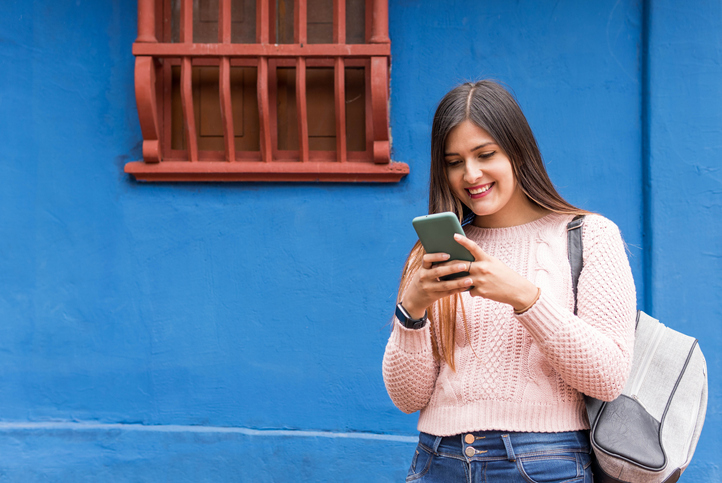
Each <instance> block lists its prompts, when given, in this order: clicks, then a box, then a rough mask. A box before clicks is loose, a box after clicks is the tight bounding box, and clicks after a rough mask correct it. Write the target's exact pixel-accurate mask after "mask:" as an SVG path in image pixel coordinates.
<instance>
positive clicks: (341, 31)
mask: <svg viewBox="0 0 722 483" xmlns="http://www.w3.org/2000/svg"><path fill="white" fill-rule="evenodd" d="M333 42H334V43H336V44H345V43H346V0H333Z"/></svg>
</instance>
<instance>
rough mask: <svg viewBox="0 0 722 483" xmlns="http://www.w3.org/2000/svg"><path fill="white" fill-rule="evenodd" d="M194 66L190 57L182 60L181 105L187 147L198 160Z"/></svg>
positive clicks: (193, 158) (190, 153)
mask: <svg viewBox="0 0 722 483" xmlns="http://www.w3.org/2000/svg"><path fill="white" fill-rule="evenodd" d="M192 69H193V67H192V65H191V59H190V57H184V58H183V61H182V62H181V105H182V106H183V122H184V123H185V126H184V127H185V134H186V147H187V149H188V157H189V159H190V160H191V161H198V138H197V137H196V118H195V114H194V111H193V71H192Z"/></svg>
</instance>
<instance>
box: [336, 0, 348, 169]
mask: <svg viewBox="0 0 722 483" xmlns="http://www.w3.org/2000/svg"><path fill="white" fill-rule="evenodd" d="M333 41H334V42H335V43H337V44H345V43H346V0H333ZM334 99H335V102H336V106H335V107H336V110H335V114H336V158H337V160H338V161H339V162H341V163H345V162H346V70H345V65H344V59H343V57H336V58H335V59H334Z"/></svg>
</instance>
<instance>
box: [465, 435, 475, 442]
mask: <svg viewBox="0 0 722 483" xmlns="http://www.w3.org/2000/svg"><path fill="white" fill-rule="evenodd" d="M464 441H466V444H471V443H473V442H474V435H473V434H467V435H466V436H465V437H464Z"/></svg>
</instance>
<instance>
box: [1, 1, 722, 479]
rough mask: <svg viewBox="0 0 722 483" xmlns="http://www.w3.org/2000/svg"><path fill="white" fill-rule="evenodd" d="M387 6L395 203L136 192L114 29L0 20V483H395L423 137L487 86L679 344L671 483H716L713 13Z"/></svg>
mask: <svg viewBox="0 0 722 483" xmlns="http://www.w3.org/2000/svg"><path fill="white" fill-rule="evenodd" d="M651 3H653V4H652V5H644V4H642V3H641V2H639V1H631V0H619V1H611V0H602V1H597V2H584V4H582V3H580V2H574V1H561V2H551V1H541V2H540V1H531V0H526V1H521V2H508V1H504V0H495V1H461V0H457V1H450V0H429V1H424V2H421V1H411V0H391V1H390V8H389V15H390V19H389V20H390V34H391V38H392V42H393V43H392V54H393V58H392V81H391V127H392V136H393V158H394V159H395V160H398V161H403V162H406V163H409V165H410V166H411V174H410V175H409V176H408V177H407V178H406V179H404V180H403V181H402V182H401V183H398V184H391V185H369V184H361V185H352V184H250V183H237V184H141V183H137V182H135V181H133V180H132V179H131V178H129V177H128V176H126V175H125V174H124V173H123V165H124V164H125V163H126V162H127V161H130V160H137V159H140V157H141V154H140V142H141V136H140V129H139V126H138V119H137V112H136V108H135V96H134V90H133V65H134V62H133V56H132V55H131V44H132V42H133V40H134V38H135V34H136V5H135V3H134V2H127V1H121V0H115V1H110V0H106V1H89V0H77V1H69V0H64V1H60V2H58V1H51V0H35V1H21V0H10V1H8V2H5V4H4V8H3V14H2V15H0V63H1V65H2V72H3V74H2V75H0V140H2V142H0V176H1V177H2V179H3V180H4V183H3V187H2V189H0V202H1V203H2V206H3V207H4V209H3V210H1V211H0V253H2V256H1V257H0V320H2V324H0V383H1V384H2V390H1V391H0V449H1V450H2V451H0V481H23V482H25V481H68V482H77V481H153V482H155V481H174V482H175V481H193V482H198V481H250V482H265V481H314V482H316V481H318V482H323V481H334V482H336V481H359V482H360V481H375V482H376V481H378V482H383V481H400V480H403V477H404V475H405V474H406V469H407V467H408V464H409V462H410V458H411V456H412V455H413V451H414V443H413V441H414V438H415V425H416V415H411V416H407V415H404V414H403V413H401V412H400V411H399V410H397V409H396V408H395V407H394V406H393V405H392V403H391V401H390V400H389V398H388V396H387V395H386V392H385V390H384V387H383V381H382V379H381V370H380V365H381V357H382V354H383V349H384V345H385V343H386V339H387V337H388V333H389V330H390V328H389V326H388V322H389V321H390V317H391V315H392V308H393V303H394V300H395V292H396V285H397V283H398V279H399V274H400V269H401V265H402V263H403V260H404V258H405V256H406V253H407V251H408V249H409V248H410V247H411V245H412V244H413V242H414V241H415V235H414V232H413V229H412V228H411V224H410V220H411V218H412V217H413V216H417V215H419V214H424V213H425V212H426V203H427V183H428V173H427V171H428V158H429V146H428V144H429V132H430V123H431V117H432V114H433V110H434V108H435V105H436V103H437V102H438V100H439V99H440V98H441V96H442V95H443V94H444V93H445V92H446V91H447V90H449V89H450V88H451V87H453V85H455V84H456V83H458V82H460V81H464V80H470V79H477V78H481V77H493V78H496V79H498V80H500V81H502V82H505V83H506V84H507V85H509V86H510V87H511V88H512V90H513V91H514V92H515V94H516V95H517V97H518V99H519V101H520V104H521V105H522V108H523V109H524V110H525V112H526V113H527V115H528V118H529V121H530V123H531V125H532V128H533V129H534V131H535V133H536V134H537V137H538V141H539V144H540V146H541V148H542V153H543V154H544V157H545V160H546V162H547V165H548V169H549V171H550V174H551V176H552V180H553V181H554V182H555V184H556V185H557V187H558V189H559V190H560V192H561V193H562V194H563V195H564V196H565V197H567V198H568V199H569V200H570V201H571V202H573V203H575V204H577V205H579V206H581V207H583V208H586V209H590V210H593V211H597V212H600V213H602V214H604V215H606V216H607V217H609V218H611V219H612V220H614V221H615V222H616V223H617V224H618V225H619V226H620V228H621V230H622V233H623V234H624V236H625V239H626V240H627V242H628V244H629V249H630V262H631V264H632V267H633V271H634V275H635V280H636V282H637V289H638V299H639V301H640V306H642V307H644V308H646V309H647V310H648V311H649V312H651V313H652V315H655V316H658V317H660V318H662V319H663V320H664V321H665V322H666V323H667V324H668V325H670V326H672V327H675V328H679V329H682V330H684V331H685V332H687V333H689V334H690V335H693V336H696V337H699V338H700V339H701V342H700V343H701V347H702V349H703V351H704V352H705V354H706V355H707V359H708V365H709V367H710V392H711V396H710V406H709V409H708V419H707V426H706V428H705V431H704V432H703V434H702V440H701V442H700V446H699V448H698V452H697V456H696V459H695V461H694V462H693V464H692V466H691V467H690V469H689V470H688V473H686V474H685V476H684V477H683V481H709V482H712V481H719V480H720V479H722V475H720V470H719V467H718V463H717V456H716V455H717V454H719V450H720V449H721V448H720V445H721V443H722V437H720V436H719V434H720V424H721V421H720V400H719V397H718V394H719V388H720V381H719V378H718V376H717V373H718V372H719V368H720V366H721V364H720V358H719V352H720V347H721V345H722V340H720V330H719V327H718V324H719V320H720V309H721V307H720V303H719V297H718V295H717V294H718V293H719V291H720V288H722V287H720V285H722V275H720V273H722V270H720V268H722V267H720V260H721V259H722V242H721V240H722V228H721V227H720V224H719V222H718V220H719V218H720V215H722V201H721V198H720V195H721V194H722V186H721V185H722V177H721V175H720V173H721V172H722V171H720V168H721V167H722V163H721V162H720V154H722V153H721V152H720V151H721V150H722V135H721V134H722V105H721V104H722V83H720V79H722V75H721V74H722V72H721V71H722V67H721V66H722V41H721V40H720V37H719V32H720V31H722V12H720V6H719V5H716V4H714V2H701V1H696V0H695V1H692V2H685V3H684V5H683V6H681V5H682V4H679V3H678V2H673V1H672V0H666V1H659V2H651Z"/></svg>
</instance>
